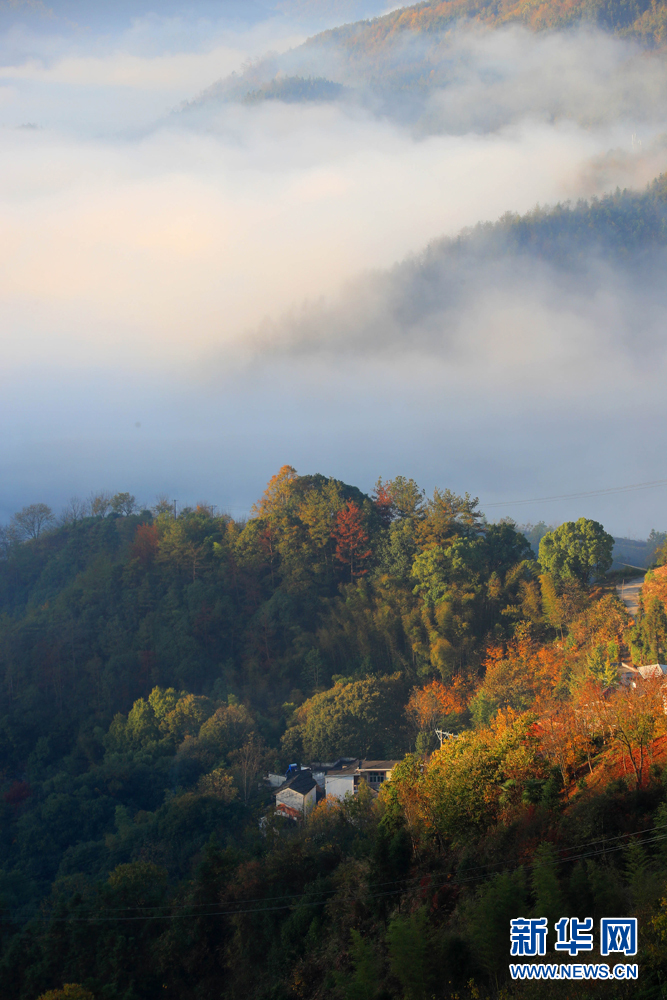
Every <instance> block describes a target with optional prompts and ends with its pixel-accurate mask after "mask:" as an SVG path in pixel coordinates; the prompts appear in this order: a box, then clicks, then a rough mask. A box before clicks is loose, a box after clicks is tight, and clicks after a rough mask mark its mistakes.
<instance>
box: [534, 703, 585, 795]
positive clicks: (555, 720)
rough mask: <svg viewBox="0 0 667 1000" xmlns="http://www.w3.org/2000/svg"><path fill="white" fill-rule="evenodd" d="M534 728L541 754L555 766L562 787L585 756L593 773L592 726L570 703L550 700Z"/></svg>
mask: <svg viewBox="0 0 667 1000" xmlns="http://www.w3.org/2000/svg"><path fill="white" fill-rule="evenodd" d="M536 729H537V732H538V735H539V739H540V745H541V747H542V750H543V751H544V755H545V757H546V758H547V760H548V761H549V762H550V763H551V764H553V765H555V766H556V767H558V769H559V771H560V773H561V777H562V779H563V786H566V785H567V784H568V780H569V778H570V775H573V774H574V772H575V771H576V769H577V765H578V764H580V763H581V762H583V758H584V757H586V759H587V760H588V766H589V768H590V770H591V772H592V770H593V766H592V764H591V751H592V748H593V735H592V731H591V729H592V727H591V726H590V725H588V724H587V723H586V721H585V719H583V718H582V716H581V715H580V714H578V713H577V712H576V711H575V709H574V707H573V706H572V705H570V704H563V703H562V702H556V701H554V702H552V703H551V704H550V705H549V706H547V707H546V709H545V710H543V712H542V714H541V715H540V719H539V723H538V724H537V726H536Z"/></svg>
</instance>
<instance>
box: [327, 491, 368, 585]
mask: <svg viewBox="0 0 667 1000" xmlns="http://www.w3.org/2000/svg"><path fill="white" fill-rule="evenodd" d="M332 535H333V537H334V539H335V541H336V559H338V561H339V562H342V563H347V565H348V566H349V567H350V580H354V578H355V577H359V576H365V574H366V573H367V572H368V570H367V569H364V568H363V564H364V563H365V562H366V560H367V559H368V558H369V557H370V555H371V550H370V548H368V533H367V532H366V529H365V528H364V523H363V518H362V513H361V508H360V507H358V506H357V504H356V503H354V501H353V500H348V502H347V504H346V505H345V507H343V509H342V510H339V511H338V514H337V515H336V523H335V527H334V530H333V532H332Z"/></svg>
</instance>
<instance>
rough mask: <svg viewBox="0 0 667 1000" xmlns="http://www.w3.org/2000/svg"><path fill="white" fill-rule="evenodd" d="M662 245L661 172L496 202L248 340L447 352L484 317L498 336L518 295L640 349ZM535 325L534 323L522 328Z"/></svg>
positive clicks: (655, 297) (665, 234)
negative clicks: (554, 198)
mask: <svg viewBox="0 0 667 1000" xmlns="http://www.w3.org/2000/svg"><path fill="white" fill-rule="evenodd" d="M666 249H667V175H663V176H661V177H659V178H657V179H656V180H655V181H654V182H653V183H652V184H651V185H650V186H649V187H648V188H647V189H646V190H645V191H643V192H638V191H616V192H615V193H613V194H609V195H606V196H605V197H603V198H599V199H598V198H594V199H592V200H591V201H580V202H578V203H577V204H576V205H570V204H561V205H556V206H554V207H551V208H536V209H534V210H533V211H531V212H528V213H526V214H525V215H516V214H512V213H507V214H506V215H505V216H503V217H502V218H501V219H499V220H498V221H497V222H495V223H490V222H487V223H479V224H478V225H476V226H474V227H472V228H469V229H466V230H464V231H463V232H461V233H460V234H459V235H458V236H456V237H453V238H450V237H447V238H444V239H438V240H434V241H433V242H432V243H431V244H430V245H429V246H428V247H426V248H425V249H424V250H423V252H421V253H420V254H416V255H415V256H414V257H410V258H408V259H407V260H404V261H402V262H401V263H398V264H396V265H395V266H394V267H393V268H391V269H389V270H387V271H383V272H376V273H373V274H367V275H365V276H363V277H362V278H360V279H358V280H357V281H356V282H354V283H351V284H350V285H349V286H347V287H346V288H345V289H344V290H343V291H342V292H341V294H340V296H339V297H338V298H337V299H336V300H333V301H331V302H330V303H328V304H327V305H321V304H318V305H314V306H313V307H311V308H308V309H307V308H304V310H303V311H302V313H301V314H299V316H298V317H295V316H293V315H291V316H290V317H289V318H287V319H286V320H285V321H284V322H282V323H277V324H274V325H270V324H266V325H265V326H264V327H263V329H262V333H261V335H258V347H260V346H261V349H262V350H266V349H267V348H269V349H270V348H271V346H274V347H275V348H276V349H277V350H279V351H284V350H288V351H289V350H292V351H295V352H299V353H308V352H310V351H316V352H320V351H322V350H331V351H333V352H338V351H340V350H341V348H342V346H343V345H344V346H345V349H346V350H357V351H359V352H361V353H376V352H383V351H394V350H397V349H399V350H400V349H402V347H404V346H406V345H409V347H410V350H412V351H414V350H425V351H427V352H429V353H431V352H433V353H436V354H437V355H438V356H443V355H444V356H448V355H449V353H450V352H453V354H454V355H456V352H457V351H458V350H460V349H461V345H462V343H466V344H477V348H476V350H480V351H482V352H486V350H487V348H488V344H487V341H486V337H487V334H486V333H485V332H484V331H485V330H486V329H487V328H495V329H497V330H499V331H500V334H499V336H501V337H504V336H505V335H506V334H507V331H508V330H511V325H508V324H511V322H512V319H511V310H512V309H513V308H514V307H515V305H516V303H522V304H523V305H524V306H525V308H526V310H527V311H528V313H529V314H531V313H532V312H534V311H537V313H538V314H539V315H542V314H541V312H540V310H542V309H547V311H548V312H549V315H550V316H551V317H552V321H553V322H555V323H556V324H557V326H558V327H560V326H561V325H562V324H563V323H565V325H566V326H571V324H572V322H573V319H572V317H585V322H586V323H587V324H590V329H591V330H594V329H598V330H603V331H605V333H604V336H605V337H607V336H611V332H610V331H612V330H617V333H618V337H619V338H621V340H622V341H625V340H626V339H627V338H629V341H631V343H632V350H633V351H638V352H641V351H642V350H643V349H644V346H646V345H650V344H652V343H654V342H655V338H656V337H657V336H660V334H658V333H657V332H656V331H658V330H661V329H662V328H663V325H664V319H663V317H664V314H665V311H667V284H666V283H665V280H664V275H665V270H666V266H667V260H666V256H667V255H666ZM610 302H613V303H614V305H613V306H611V307H610V306H609V305H608V303H610ZM507 309H509V310H510V318H509V319H508V320H507V321H506V322H505V321H503V320H501V318H500V317H502V316H503V315H504V314H505V310H507ZM484 310H487V311H486V312H485V311H484ZM564 310H565V312H564ZM559 317H560V318H559ZM503 330H504V331H505V333H503V332H502V331H503ZM619 331H622V332H619ZM540 335H541V334H540V328H539V324H538V327H537V329H536V333H535V338H534V339H535V340H536V341H537V340H538V339H539V337H540ZM510 340H511V336H510ZM644 340H645V341H646V344H645V345H644ZM643 345H644V346H643ZM495 349H497V348H495ZM610 349H611V348H610ZM615 349H616V348H615V347H614V348H613V350H615ZM647 349H648V348H647ZM599 350H600V347H599V345H598V347H596V352H598V351H599Z"/></svg>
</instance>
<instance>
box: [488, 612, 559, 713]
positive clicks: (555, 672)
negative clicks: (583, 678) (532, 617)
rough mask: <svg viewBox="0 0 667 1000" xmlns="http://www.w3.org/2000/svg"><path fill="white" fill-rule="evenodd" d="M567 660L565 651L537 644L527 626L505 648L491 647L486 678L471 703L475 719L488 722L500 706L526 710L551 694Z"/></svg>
mask: <svg viewBox="0 0 667 1000" xmlns="http://www.w3.org/2000/svg"><path fill="white" fill-rule="evenodd" d="M565 662H566V661H565V656H564V654H563V652H562V650H559V649H556V648H555V647H553V646H538V645H536V644H535V643H534V642H533V641H532V640H531V637H530V632H529V630H527V629H526V630H524V633H523V634H519V636H518V638H517V639H515V640H514V641H513V642H508V643H507V646H505V647H503V646H492V647H490V648H489V649H488V650H487V656H486V660H485V662H484V666H485V668H486V675H485V677H484V681H483V683H482V685H481V686H480V688H479V689H478V691H477V693H476V695H475V698H474V700H473V701H472V703H471V706H470V707H471V711H472V714H473V718H474V719H475V720H476V721H477V722H478V723H486V722H488V721H489V720H490V719H491V718H493V715H494V714H495V712H496V711H497V710H498V709H499V708H506V707H510V708H513V709H515V710H517V711H525V710H526V709H527V708H530V707H536V704H537V702H539V700H540V699H542V698H544V697H547V698H549V697H550V695H551V692H552V691H553V690H554V688H555V687H556V686H557V684H558V683H559V681H560V679H561V675H562V672H563V669H564V666H565Z"/></svg>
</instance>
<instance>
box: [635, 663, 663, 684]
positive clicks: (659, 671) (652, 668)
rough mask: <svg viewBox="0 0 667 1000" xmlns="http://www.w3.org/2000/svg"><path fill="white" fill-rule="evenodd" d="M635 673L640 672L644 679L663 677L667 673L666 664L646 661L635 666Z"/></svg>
mask: <svg viewBox="0 0 667 1000" xmlns="http://www.w3.org/2000/svg"><path fill="white" fill-rule="evenodd" d="M637 673H639V674H641V675H642V677H643V678H644V680H645V681H647V680H649V679H653V678H654V677H664V676H665V674H667V666H666V665H665V664H664V663H647V664H645V665H644V666H641V667H637Z"/></svg>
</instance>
